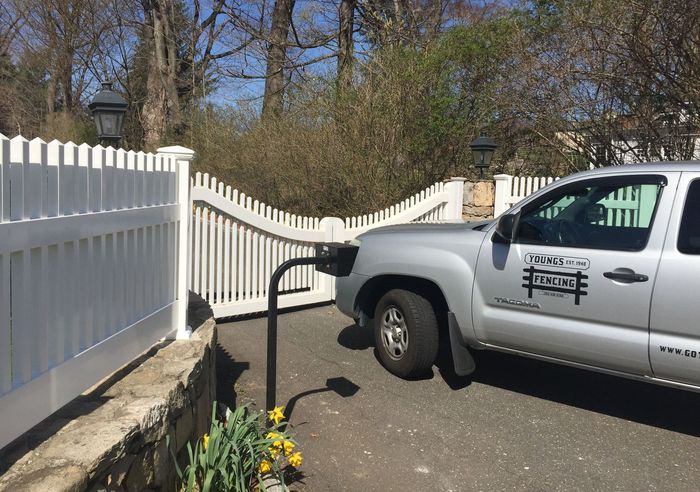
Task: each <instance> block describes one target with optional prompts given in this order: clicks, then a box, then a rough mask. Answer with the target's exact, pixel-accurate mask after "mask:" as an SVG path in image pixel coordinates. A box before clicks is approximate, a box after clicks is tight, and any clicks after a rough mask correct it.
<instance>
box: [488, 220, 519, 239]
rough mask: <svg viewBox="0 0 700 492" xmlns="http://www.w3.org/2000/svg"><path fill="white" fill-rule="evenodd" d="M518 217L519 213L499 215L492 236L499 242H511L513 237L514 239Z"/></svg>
mask: <svg viewBox="0 0 700 492" xmlns="http://www.w3.org/2000/svg"><path fill="white" fill-rule="evenodd" d="M519 219H520V213H517V214H508V215H503V216H501V218H500V219H498V224H497V225H496V234H495V235H494V236H493V238H494V239H498V240H499V242H504V243H511V242H513V239H515V230H516V228H517V226H518V220H519Z"/></svg>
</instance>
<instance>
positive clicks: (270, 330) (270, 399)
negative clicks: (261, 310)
mask: <svg viewBox="0 0 700 492" xmlns="http://www.w3.org/2000/svg"><path fill="white" fill-rule="evenodd" d="M329 261H330V258H329V257H310V258H293V259H291V260H287V261H285V262H284V263H282V264H281V265H280V266H279V267H277V270H275V271H274V273H273V274H272V277H271V278H270V288H269V289H268V291H267V393H266V396H265V407H266V408H267V410H272V409H273V408H274V407H275V403H276V401H275V400H277V293H278V288H279V283H280V280H281V279H282V276H283V275H284V273H285V272H286V271H287V270H289V269H290V268H292V267H295V266H303V265H323V264H324V263H328V262H329Z"/></svg>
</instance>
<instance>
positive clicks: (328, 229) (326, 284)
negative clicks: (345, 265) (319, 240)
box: [319, 217, 346, 301]
mask: <svg viewBox="0 0 700 492" xmlns="http://www.w3.org/2000/svg"><path fill="white" fill-rule="evenodd" d="M319 226H320V227H321V230H322V231H323V242H325V243H342V242H345V239H346V238H345V222H343V219H340V218H338V217H324V218H322V219H321V222H319ZM321 290H323V291H324V292H325V293H326V295H328V300H329V301H334V300H335V277H331V276H330V275H326V274H325V273H322V274H321Z"/></svg>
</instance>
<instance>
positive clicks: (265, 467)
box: [258, 460, 272, 475]
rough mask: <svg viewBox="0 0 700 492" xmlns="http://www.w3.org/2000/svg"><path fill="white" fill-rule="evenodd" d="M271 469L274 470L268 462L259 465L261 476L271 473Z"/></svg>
mask: <svg viewBox="0 0 700 492" xmlns="http://www.w3.org/2000/svg"><path fill="white" fill-rule="evenodd" d="M271 469H272V465H271V464H270V462H269V461H267V460H262V461H261V462H260V464H259V465H258V472H260V474H261V475H265V474H266V473H269V471H270V470H271Z"/></svg>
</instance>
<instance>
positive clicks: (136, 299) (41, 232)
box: [0, 135, 192, 448]
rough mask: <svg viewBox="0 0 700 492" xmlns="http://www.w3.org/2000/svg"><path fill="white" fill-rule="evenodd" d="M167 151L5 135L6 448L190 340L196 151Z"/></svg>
mask: <svg viewBox="0 0 700 492" xmlns="http://www.w3.org/2000/svg"><path fill="white" fill-rule="evenodd" d="M161 151H162V152H161V153H159V154H157V155H153V154H144V153H142V152H139V153H134V152H125V151H124V150H116V149H113V148H111V147H107V148H104V147H101V146H97V147H94V148H93V147H90V146H88V145H79V146H78V145H75V144H73V143H70V142H69V143H66V144H62V143H60V142H58V141H52V142H50V143H48V144H47V143H45V142H43V141H42V140H39V139H35V140H32V141H31V142H30V141H27V140H26V139H24V138H22V137H21V136H19V137H16V138H13V139H11V140H9V139H7V138H6V137H5V136H3V135H0V415H1V416H2V422H1V423H0V448H1V447H3V446H4V445H6V444H7V443H9V442H10V441H12V440H13V439H15V438H16V437H17V436H19V435H21V434H22V433H23V432H24V431H26V430H27V429H29V428H30V427H32V426H33V425H35V424H37V423H38V422H40V421H41V420H43V419H44V418H45V417H47V416H48V415H50V414H51V413H53V412H54V411H56V410H57V409H59V408H60V407H61V406H63V405H64V404H66V403H67V402H69V401H70V400H72V399H73V398H75V397H76V396H78V395H79V394H80V393H81V392H83V391H85V390H86V389H87V388H89V387H90V386H92V385H94V384H95V383H97V382H98V381H100V380H101V379H102V378H103V377H105V376H106V375H108V374H110V373H111V372H113V371H114V370H116V369H118V368H119V367H121V366H122V365H124V364H126V363H128V362H129V361H131V360H132V359H133V358H135V357H136V356H137V355H138V354H139V353H140V352H142V351H144V350H146V349H148V348H149V347H150V346H152V345H153V344H154V343H155V342H156V341H158V340H159V339H160V338H162V337H164V336H166V335H169V334H170V335H172V334H173V332H174V331H175V330H177V329H178V328H180V332H181V333H182V332H183V331H184V327H185V315H186V300H187V279H186V276H185V275H178V271H180V272H186V271H187V270H186V265H187V253H186V248H187V245H188V238H187V228H186V227H181V226H182V225H186V224H187V223H188V222H189V216H190V215H191V205H190V202H189V200H188V192H189V189H188V188H189V160H190V159H191V157H192V153H191V151H188V150H187V149H182V148H166V149H161ZM163 151H164V152H163ZM169 151H170V152H169ZM96 438H99V437H98V436H96Z"/></svg>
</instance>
